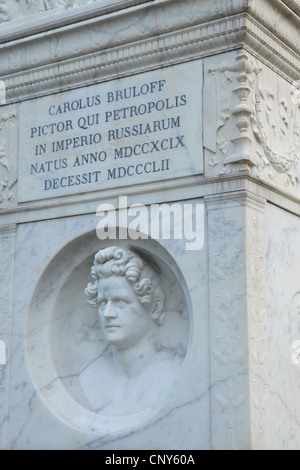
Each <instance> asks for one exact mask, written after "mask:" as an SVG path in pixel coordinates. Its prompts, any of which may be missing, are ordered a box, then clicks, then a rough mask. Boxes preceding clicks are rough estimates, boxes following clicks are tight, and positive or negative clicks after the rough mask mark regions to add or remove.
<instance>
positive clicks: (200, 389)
mask: <svg viewBox="0 0 300 470" xmlns="http://www.w3.org/2000/svg"><path fill="white" fill-rule="evenodd" d="M62 222H63V223H62ZM96 222H97V220H96V217H95V216H84V217H82V216H81V217H74V218H67V219H64V220H63V219H60V220H59V219H58V220H53V221H51V222H50V223H49V221H45V222H40V223H36V224H24V225H22V226H20V227H19V231H18V237H17V256H16V282H15V288H16V289H17V292H18V295H17V296H16V300H15V305H14V308H15V315H14V321H13V354H12V360H11V365H10V367H11V383H10V393H9V395H10V400H9V402H10V405H9V421H8V434H7V436H8V437H7V447H8V448H10V449H24V448H27V449H30V448H32V449H34V448H52V449H55V448H62V449H63V448H86V449H87V448H99V449H101V448H103V449H105V448H107V449H109V448H114V447H118V448H123V449H125V448H130V447H134V448H157V449H162V448H169V449H171V448H174V449H176V448H182V449H192V448H208V447H209V406H208V403H209V383H208V381H209V374H208V371H209V368H208V361H207V349H208V322H207V310H206V308H205V305H207V303H206V302H203V303H201V307H200V306H199V302H198V296H199V293H200V292H202V295H201V296H203V299H205V296H206V289H205V284H206V282H207V281H206V275H205V265H206V257H205V251H204V250H202V251H199V252H198V253H197V256H195V253H194V252H189V251H186V250H185V249H184V245H182V246H180V242H179V243H178V242H177V241H176V243H175V244H174V241H173V242H172V241H168V240H166V241H163V246H164V247H165V248H166V249H167V250H168V251H169V252H170V255H169V254H168V253H167V252H166V251H165V248H163V247H162V246H161V244H158V243H157V242H154V245H153V246H151V247H150V252H151V253H154V256H155V257H156V259H158V260H162V261H160V263H162V266H164V265H165V268H164V270H167V271H169V270H170V269H171V273H172V272H173V274H171V278H172V277H173V281H171V285H170V286H169V287H168V289H169V290H168V292H169V293H172V292H173V290H174V287H172V284H174V282H175V284H176V283H177V287H176V288H175V291H174V293H173V294H172V295H168V300H167V306H168V310H170V311H171V314H170V315H168V316H169V318H168V320H166V323H165V331H164V332H162V337H163V341H164V342H165V344H166V345H167V346H168V347H170V346H171V347H174V345H175V347H176V348H177V349H178V350H180V351H181V353H184V354H185V359H184V362H183V363H182V365H181V366H180V367H179V369H178V374H177V376H176V380H175V382H176V385H174V386H172V387H171V388H169V390H167V389H166V391H165V394H164V396H162V397H161V398H160V399H159V400H158V401H157V402H155V403H154V404H153V405H152V406H150V407H148V408H147V409H145V410H142V411H140V412H139V413H135V414H129V415H126V414H125V415H124V416H122V417H120V416H109V415H108V416H103V415H101V413H95V411H93V410H91V409H90V408H89V406H88V405H87V404H86V402H85V397H84V396H83V395H82V392H81V390H80V387H79V386H78V382H77V379H78V373H79V370H80V368H81V367H82V366H84V365H86V364H87V363H89V362H90V361H91V360H93V359H92V358H93V357H94V358H95V357H97V356H98V355H99V351H101V348H102V349H103V346H102V345H103V340H101V335H100V329H99V325H98V323H97V321H98V320H97V314H96V312H95V311H94V309H91V308H90V307H89V306H88V305H87V303H86V299H85V296H84V287H85V285H86V282H87V280H88V279H89V270H90V265H91V260H92V258H93V255H94V253H95V252H96V251H97V249H98V247H99V243H100V241H99V240H98V239H97V237H96V233H95V223H96ZM54 240H55V242H54ZM53 242H54V243H53ZM142 242H144V241H141V240H139V241H137V242H136V243H140V245H141V246H144V245H142ZM102 243H103V242H102ZM25 251H26V253H27V256H29V258H30V259H31V262H30V265H31V267H30V272H28V269H27V268H26V266H27V263H28V259H29V258H28V257H27V256H24V253H25ZM22 253H23V255H22ZM170 256H172V257H176V263H174V261H172V259H170ZM26 258H27V259H26ZM166 263H167V264H166ZM176 265H178V267H177V266H176ZM178 268H179V271H178ZM24 270H26V272H27V273H28V274H27V275H26V278H25V277H24V274H23V273H24ZM180 271H181V273H182V274H181V273H180ZM169 272H170V271H169ZM174 276H175V277H174ZM178 276H184V281H183V278H181V279H180V278H179V279H180V281H181V286H182V287H181V288H180V287H178ZM163 278H164V279H167V278H165V276H163ZM168 282H169V281H168ZM185 283H186V284H185ZM185 285H186V287H185ZM181 289H182V292H183V293H184V296H186V295H187V299H188V300H187V301H184V302H183V304H182V300H181V301H179V300H178V295H179V296H181V297H182V295H183V294H180V292H179V290H181ZM188 291H189V293H188ZM189 297H190V300H189ZM186 302H187V303H186ZM180 304H181V305H182V306H181V307H180ZM182 308H183V311H182ZM186 309H188V313H187V310H186ZM90 310H91V311H90ZM180 311H182V313H181V314H180V313H179V312H180ZM176 312H177V313H176ZM173 313H174V315H175V316H173V318H172V316H171V315H173ZM24 338H26V341H24ZM199 339H200V341H199ZM104 349H105V347H104ZM191 416H193V419H192V420H191ZM199 422H201V423H203V425H201V426H200V431H199ZM179 429H180V432H178V430H179ZM167 430H168V431H167ZM111 433H113V434H111ZM112 436H113V439H112Z"/></svg>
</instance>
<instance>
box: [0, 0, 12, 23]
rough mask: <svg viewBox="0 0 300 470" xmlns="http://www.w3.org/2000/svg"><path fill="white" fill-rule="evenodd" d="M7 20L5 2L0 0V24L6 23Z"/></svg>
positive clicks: (7, 11) (7, 12)
mask: <svg viewBox="0 0 300 470" xmlns="http://www.w3.org/2000/svg"><path fill="white" fill-rule="evenodd" d="M9 19H10V18H9V8H8V6H7V5H6V0H1V1H0V23H3V22H4V21H8V20H9Z"/></svg>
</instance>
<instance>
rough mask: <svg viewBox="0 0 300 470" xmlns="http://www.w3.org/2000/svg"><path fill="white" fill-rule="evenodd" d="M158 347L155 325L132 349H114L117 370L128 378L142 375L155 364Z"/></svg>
mask: <svg viewBox="0 0 300 470" xmlns="http://www.w3.org/2000/svg"><path fill="white" fill-rule="evenodd" d="M158 347H159V340H158V327H157V326H156V325H154V326H153V328H152V329H151V331H149V333H148V335H146V336H144V337H143V338H142V339H141V340H140V341H139V342H138V343H137V344H135V345H133V346H131V347H130V348H126V349H116V348H115V347H114V348H113V360H114V365H115V368H116V370H118V371H119V372H120V374H124V375H125V376H127V377H135V376H137V375H140V374H141V373H142V372H143V371H144V369H145V368H146V367H147V366H148V365H149V364H150V363H151V362H153V358H154V356H155V354H156V352H157V350H158Z"/></svg>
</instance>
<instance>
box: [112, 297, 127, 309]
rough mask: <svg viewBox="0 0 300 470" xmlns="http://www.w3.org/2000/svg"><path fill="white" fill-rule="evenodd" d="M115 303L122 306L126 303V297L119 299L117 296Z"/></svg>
mask: <svg viewBox="0 0 300 470" xmlns="http://www.w3.org/2000/svg"><path fill="white" fill-rule="evenodd" d="M115 302H116V304H117V305H119V306H120V307H122V306H123V305H124V306H125V305H127V304H128V302H127V300H126V299H121V298H120V297H118V298H117V299H116V300H115Z"/></svg>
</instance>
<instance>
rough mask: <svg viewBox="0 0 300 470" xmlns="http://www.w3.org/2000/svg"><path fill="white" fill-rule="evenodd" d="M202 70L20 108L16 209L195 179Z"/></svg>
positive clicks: (199, 164) (165, 72) (172, 71)
mask: <svg viewBox="0 0 300 470" xmlns="http://www.w3.org/2000/svg"><path fill="white" fill-rule="evenodd" d="M201 70H202V63H201V62H194V63H192V64H183V65H180V66H176V67H170V68H169V69H161V70H159V71H157V72H149V73H146V74H142V75H139V76H137V77H131V78H126V79H120V80H117V81H113V82H109V83H102V84H98V85H93V86H91V87H86V88H84V89H78V90H73V91H71V92H65V93H62V94H58V95H53V96H50V97H44V98H39V99H36V100H32V101H29V102H24V103H22V104H21V118H20V122H21V130H20V149H21V150H20V160H19V198H20V200H21V201H26V200H35V199H43V198H49V197H56V196H61V195H68V194H76V193H82V192H88V191H95V190H101V189H103V188H111V187H115V186H120V185H121V186H126V185H132V184H138V183H146V182H150V181H154V180H156V179H157V178H159V179H169V178H174V177H178V176H186V175H191V174H201V173H202V172H203V161H202V135H201V128H202V123H201V121H202V112H201V109H202V73H201Z"/></svg>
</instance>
